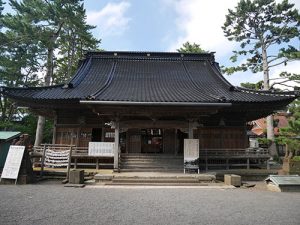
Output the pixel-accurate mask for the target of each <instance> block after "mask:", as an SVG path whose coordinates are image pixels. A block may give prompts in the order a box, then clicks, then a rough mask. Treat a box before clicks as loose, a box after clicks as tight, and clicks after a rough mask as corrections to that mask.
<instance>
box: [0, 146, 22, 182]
mask: <svg viewBox="0 0 300 225" xmlns="http://www.w3.org/2000/svg"><path fill="white" fill-rule="evenodd" d="M24 150H25V146H17V145H11V146H10V147H9V151H8V154H7V157H6V161H5V164H4V168H3V171H2V175H1V178H5V179H15V180H16V179H17V178H18V174H19V170H20V166H21V162H22V158H23V154H24Z"/></svg>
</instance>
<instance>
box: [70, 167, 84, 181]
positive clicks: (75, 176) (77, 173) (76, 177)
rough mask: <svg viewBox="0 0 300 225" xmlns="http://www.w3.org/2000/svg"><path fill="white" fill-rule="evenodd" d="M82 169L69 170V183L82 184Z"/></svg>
mask: <svg viewBox="0 0 300 225" xmlns="http://www.w3.org/2000/svg"><path fill="white" fill-rule="evenodd" d="M83 183H84V170H71V171H70V176H69V184H83Z"/></svg>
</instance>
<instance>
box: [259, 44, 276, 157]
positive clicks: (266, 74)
mask: <svg viewBox="0 0 300 225" xmlns="http://www.w3.org/2000/svg"><path fill="white" fill-rule="evenodd" d="M262 60H263V72H264V90H269V89H270V79H269V68H268V60H267V50H266V47H265V46H264V45H262ZM273 121H274V119H273V115H269V116H268V117H267V121H266V122H267V138H268V139H270V140H272V144H271V146H270V148H269V151H270V154H271V156H278V153H277V150H276V146H275V143H274V125H273Z"/></svg>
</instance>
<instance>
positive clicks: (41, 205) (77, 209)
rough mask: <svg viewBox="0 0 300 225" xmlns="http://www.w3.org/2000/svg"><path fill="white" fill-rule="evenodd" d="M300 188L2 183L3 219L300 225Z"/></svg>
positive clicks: (5, 224) (59, 224)
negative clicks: (289, 190) (288, 190)
mask: <svg viewBox="0 0 300 225" xmlns="http://www.w3.org/2000/svg"><path fill="white" fill-rule="evenodd" d="M299 208H300V193H275V192H269V191H267V190H266V189H265V186H264V185H263V184H262V183H260V184H258V185H257V186H256V187H255V188H252V189H227V190H224V189H188V188H187V189H182V188H181V189H177V188H171V189H168V188H161V189H159V188H155V189H152V188H149V189H148V188H145V189H141V188H126V189H122V188H114V189H109V188H97V187H96V188H65V187H63V185H61V184H59V183H58V182H53V181H52V182H44V183H39V184H35V185H23V186H22V185H18V186H15V185H1V186H0V224H1V225H10V224H22V225H26V224H28V225H35V224H37V225H41V224H42V225H48V224H49V225H50V224H53V225H67V224H72V225H75V224H85V225H89V224H105V225H110V224H118V225H119V224H128V225H132V224H138V225H142V224H147V225H148V224H155V225H160V224H163V225H167V224H170V225H176V224H205V225H208V224H222V225H227V224H228V225H229V224H230V225H233V224H237V225H246V224H251V225H252V224H258V225H267V224H272V225H281V224H282V225H290V224H293V225H298V224H300V211H299Z"/></svg>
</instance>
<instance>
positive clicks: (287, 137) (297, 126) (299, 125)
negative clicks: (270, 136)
mask: <svg viewBox="0 0 300 225" xmlns="http://www.w3.org/2000/svg"><path fill="white" fill-rule="evenodd" d="M289 111H290V112H291V113H292V116H291V119H290V120H289V125H288V127H285V128H281V129H280V136H279V137H278V138H277V140H276V141H277V143H279V144H285V145H286V147H287V151H286V157H293V156H295V155H299V153H300V100H299V99H298V100H296V101H294V102H293V103H292V104H291V105H290V107H289Z"/></svg>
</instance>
